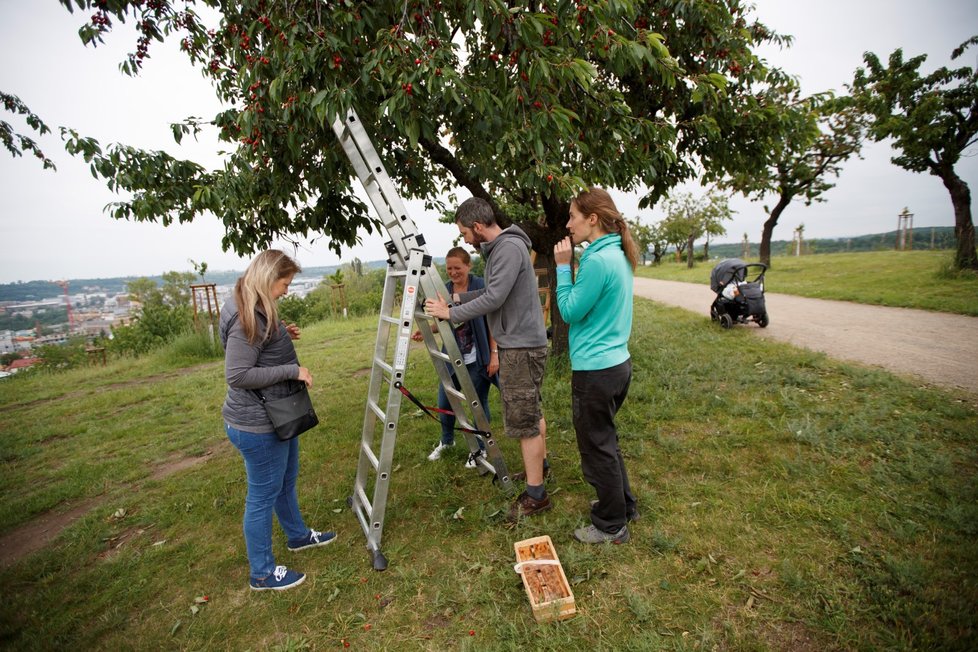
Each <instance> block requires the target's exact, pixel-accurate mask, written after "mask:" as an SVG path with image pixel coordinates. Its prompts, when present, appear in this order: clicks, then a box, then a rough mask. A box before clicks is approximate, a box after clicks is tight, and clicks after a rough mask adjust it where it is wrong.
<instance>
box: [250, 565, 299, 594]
mask: <svg viewBox="0 0 978 652" xmlns="http://www.w3.org/2000/svg"><path fill="white" fill-rule="evenodd" d="M305 580H306V576H305V575H303V574H302V573H300V572H298V571H294V570H289V569H288V568H286V567H285V566H276V567H275V570H274V571H273V572H272V574H271V575H269V576H268V577H263V578H262V579H260V580H256V579H254V578H252V580H251V590H252V591H284V590H285V589H291V588H292V587H293V586H299V585H300V584H302V583H303V582H304V581H305Z"/></svg>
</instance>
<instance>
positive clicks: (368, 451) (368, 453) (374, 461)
mask: <svg viewBox="0 0 978 652" xmlns="http://www.w3.org/2000/svg"><path fill="white" fill-rule="evenodd" d="M360 443H361V446H360V447H361V448H362V449H363V454H364V455H366V456H367V459H368V460H370V465H371V466H373V467H374V470H376V469H377V468H378V467H379V466H380V461H379V460H378V459H377V456H376V455H374V452H373V451H372V450H371V449H370V446H368V445H367V443H366V442H360Z"/></svg>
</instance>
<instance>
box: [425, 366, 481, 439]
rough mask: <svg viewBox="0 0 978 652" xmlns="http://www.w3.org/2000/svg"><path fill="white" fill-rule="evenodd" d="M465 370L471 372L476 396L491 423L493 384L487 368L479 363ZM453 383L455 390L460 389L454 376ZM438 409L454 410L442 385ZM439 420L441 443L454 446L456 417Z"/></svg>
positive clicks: (441, 417)
mask: <svg viewBox="0 0 978 652" xmlns="http://www.w3.org/2000/svg"><path fill="white" fill-rule="evenodd" d="M465 368H466V369H468V370H469V378H471V379H472V384H473V385H475V393H476V396H478V397H479V403H481V404H482V408H483V409H484V410H485V411H486V420H487V421H489V420H490V417H489V386H490V385H491V384H492V381H491V380H490V379H489V375H488V374H487V373H486V367H485V365H480V364H479V363H478V362H473V363H472V364H468V365H465ZM452 383H453V384H454V385H455V389H458V388H459V385H458V378H456V377H455V376H452ZM438 407H439V408H441V409H442V410H451V409H452V405H451V403H449V402H448V394H446V393H445V388H444V387H442V386H441V385H440V384H439V385H438ZM439 420H440V421H441V443H443V444H445V445H446V446H448V445H451V444H454V443H455V417H453V416H452V415H450V414H442V415H440V417H439ZM480 444H481V442H480Z"/></svg>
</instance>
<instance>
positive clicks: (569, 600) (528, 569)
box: [513, 535, 577, 623]
mask: <svg viewBox="0 0 978 652" xmlns="http://www.w3.org/2000/svg"><path fill="white" fill-rule="evenodd" d="M513 547H514V548H515V549H516V562H517V564H518V566H517V568H519V569H520V577H522V578H523V587H524V588H525V589H526V595H527V597H529V598H530V607H532V609H533V617H534V618H536V621H537V622H538V623H546V622H549V621H551V620H563V619H565V618H570V617H571V616H573V615H574V614H575V613H577V607H576V606H574V594H573V593H572V592H571V589H570V584H568V582H567V576H566V575H564V568H563V566H561V565H560V559H558V558H557V550H556V549H555V548H554V544H553V541H551V540H550V537H549V536H546V535H545V536H542V537H533V538H532V539H524V540H523V541H517V542H516V543H514V544H513ZM535 560H542V561H547V562H549V563H545V564H534V563H532V562H533V561H535Z"/></svg>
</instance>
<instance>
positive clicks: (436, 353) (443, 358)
mask: <svg viewBox="0 0 978 652" xmlns="http://www.w3.org/2000/svg"><path fill="white" fill-rule="evenodd" d="M428 353H430V354H431V357H432V358H438V359H439V360H441V361H443V362H448V363H451V361H452V359H451V358H450V357H449V356H448V354H447V353H442V352H441V350H440V349H428Z"/></svg>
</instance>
